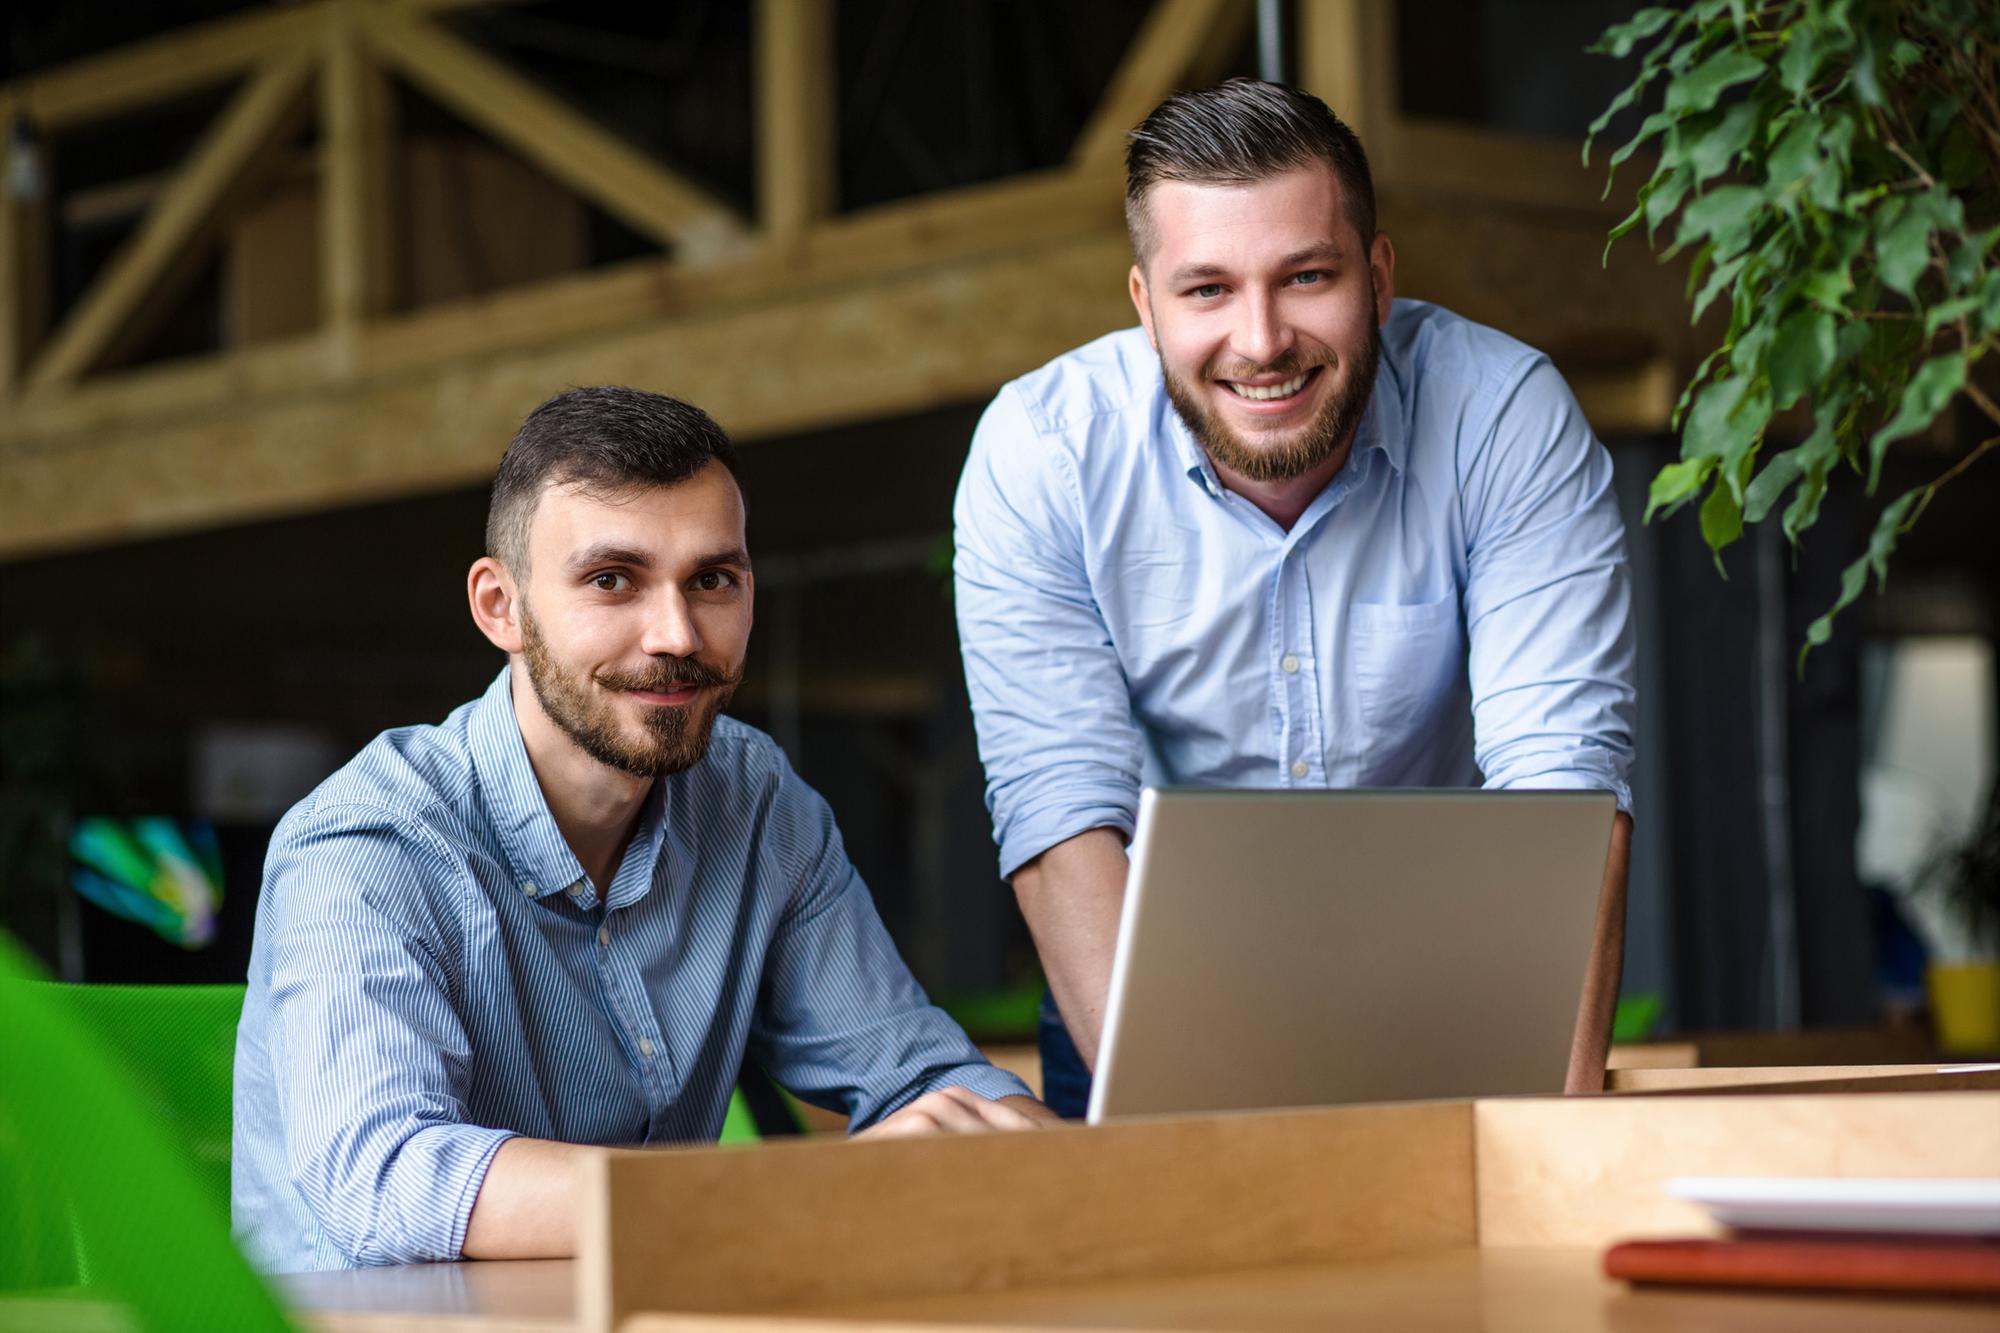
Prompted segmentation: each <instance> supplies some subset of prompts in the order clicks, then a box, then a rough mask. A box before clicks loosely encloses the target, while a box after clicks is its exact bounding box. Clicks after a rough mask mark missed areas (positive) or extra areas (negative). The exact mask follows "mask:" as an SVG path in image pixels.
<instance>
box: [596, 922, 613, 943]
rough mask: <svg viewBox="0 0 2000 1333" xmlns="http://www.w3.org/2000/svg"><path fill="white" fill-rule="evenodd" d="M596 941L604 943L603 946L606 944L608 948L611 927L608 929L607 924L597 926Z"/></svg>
mask: <svg viewBox="0 0 2000 1333" xmlns="http://www.w3.org/2000/svg"><path fill="white" fill-rule="evenodd" d="M597 942H598V943H599V944H602V945H605V946H606V947H607V948H608V947H609V946H610V944H611V929H610V927H608V926H599V927H598V928H597Z"/></svg>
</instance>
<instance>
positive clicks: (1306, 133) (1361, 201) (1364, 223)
mask: <svg viewBox="0 0 2000 1333" xmlns="http://www.w3.org/2000/svg"><path fill="white" fill-rule="evenodd" d="M1129 137H1130V139H1131V141H1132V142H1131V144H1130V145H1129V146H1128V147H1127V148H1126V150H1125V229H1126V230H1127V231H1128V232H1129V233H1130V234H1131V237H1132V253H1133V254H1134V255H1136V256H1137V257H1138V259H1139V262H1140V263H1141V264H1143V263H1145V262H1146V257H1147V255H1148V254H1149V253H1150V252H1151V250H1152V248H1153V239H1154V238H1153V227H1152V219H1151V218H1150V217H1149V216H1148V215H1147V211H1146V196H1147V194H1148V193H1149V192H1150V191H1151V190H1152V188H1153V187H1154V186H1155V185H1157V184H1159V183H1160V182H1161V181H1189V182H1192V183H1194V184H1197V185H1249V184H1252V183H1254V182H1256V181H1261V180H1269V179H1270V178H1271V177H1273V176H1279V175H1283V174H1284V173H1285V172H1287V171H1291V170H1294V169H1295V168H1298V167H1303V166H1306V165H1308V164H1310V163H1313V162H1324V163H1325V164H1326V165H1327V166H1329V167H1331V168H1332V169H1333V174H1334V177H1335V179H1337V180H1338V181H1339V182H1340V193H1341V197H1342V198H1343V199H1345V200H1346V201H1347V217H1348V220H1349V221H1350V222H1352V223H1353V224H1354V229H1355V230H1356V231H1357V232H1359V233H1361V244H1362V245H1364V246H1366V245H1370V244H1372V243H1373V242H1374V240H1375V182H1374V180H1373V179H1372V178H1371V177H1370V176H1369V174H1368V154H1367V153H1365V152H1363V151H1362V149H1361V140H1359V139H1358V138H1356V137H1355V135H1354V131H1353V130H1351V129H1349V128H1347V126H1346V125H1345V124H1344V123H1343V122H1342V121H1341V119H1340V117H1338V116H1336V115H1334V114H1333V112H1332V111H1330V110H1328V109H1327V105H1326V103H1324V102H1322V101H1320V100H1319V99H1318V98H1317V97H1314V96H1313V95H1312V94H1311V93H1308V92H1302V91H1300V90H1299V89H1297V88H1291V87H1287V86H1286V85H1284V84H1281V83H1265V82H1263V81H1262V80H1259V79H1231V80H1229V81H1228V82H1227V83H1218V84H1217V85H1215V86H1214V87H1213V88H1203V89H1200V90H1198V91H1195V92H1186V93H1175V94H1174V95H1173V96H1172V97H1169V98H1168V99H1167V100H1166V101H1164V102H1162V103H1160V104H1159V105H1158V106H1157V107H1154V108H1153V114H1152V115H1150V116H1147V117H1146V119H1145V120H1143V121H1141V122H1140V123H1139V128H1137V129H1135V130H1133V131H1132V133H1131V135H1130V136H1129Z"/></svg>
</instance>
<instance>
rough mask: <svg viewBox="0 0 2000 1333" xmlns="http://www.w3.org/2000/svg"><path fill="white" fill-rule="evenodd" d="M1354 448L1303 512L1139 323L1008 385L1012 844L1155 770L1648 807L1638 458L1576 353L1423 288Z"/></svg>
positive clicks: (1097, 814)
mask: <svg viewBox="0 0 2000 1333" xmlns="http://www.w3.org/2000/svg"><path fill="white" fill-rule="evenodd" d="M1382 338H1383V346H1382V357H1381V370H1380V374H1379V376H1378V378H1377V380H1376V385H1375V392H1374V395H1373V397H1372V398H1371V399H1370V401H1369V405H1368V408H1367V410H1366V411H1365V412H1364V413H1363V415H1362V419H1361V421H1360V423H1359V425H1358V427H1357V429H1356V433H1355V438H1354V449H1353V453H1352V455H1351V456H1350V458H1349V460H1348V462H1347V464H1346V465H1345V466H1344V467H1343V468H1342V469H1341V470H1340V472H1339V473H1338V474H1336V475H1335V476H1334V478H1333V480H1332V481H1330V482H1329V483H1328V484H1327V487H1326V489H1325V490H1324V491H1322V492H1321V493H1320V494H1319V496H1318V497H1316V498H1315V499H1314V500H1313V502H1312V504H1311V505H1310V506H1309V507H1308V508H1307V509H1306V511H1305V513H1304V514H1303V515H1302V516H1301V517H1300V518H1299V521H1298V522H1297V523H1295V524H1294V525H1293V526H1292V527H1291V529H1290V530H1289V531H1287V530H1286V529H1284V528H1281V527H1279V526H1278V524H1277V523H1275V522H1274V521H1272V519H1271V518H1270V517H1269V516H1267V515H1266V514H1264V513H1263V512H1262V511H1261V510H1259V509H1258V508H1257V507H1256V506H1255V505H1253V504H1251V503H1250V502H1249V501H1248V500H1246V499H1244V498H1243V497H1242V496H1239V495H1237V494H1235V493H1233V492H1231V491H1229V490H1227V489H1225V488H1224V487H1223V486H1222V484H1221V483H1220V482H1219V481H1218V479H1217V478H1216V475H1215V470H1214V468H1213V467H1212V466H1211V465H1210V463H1209V461H1208V458H1207V456H1206V454H1205V453H1204V452H1203V450H1202V449H1201V447H1200V445H1199V444H1198V443H1197V442H1196V441H1195V439H1194V438H1193V436H1192V435H1190V433H1189V432H1188V429H1187V427H1186V425H1185V424H1184V423H1183V422H1182V421H1181V419H1180V417H1179V415H1178V414H1177V413H1176V412H1175V411H1174V408H1173V405H1172V404H1171V403H1170V402H1169V401H1168V398H1167V394H1166V388H1165V384H1164V382H1163V380H1162V376H1161V372H1160V363H1159V358H1158V357H1157V356H1156V355H1155V354H1154V352H1153V350H1152V348H1151V346H1150V345H1149V344H1148V343H1147V341H1146V337H1145V334H1144V333H1143V332H1142V331H1141V330H1139V329H1130V330H1127V331H1125V332H1123V333H1115V334H1111V335H1109V336H1108V337H1104V338H1100V339H1098V340H1097V341H1096V342H1093V343H1090V344H1088V345H1086V346H1084V347H1081V348H1079V349H1077V350H1076V351H1074V352H1071V353H1070V354H1069V355H1067V356H1064V357H1061V358H1058V359H1057V360H1055V361H1052V362H1050V363H1049V364H1048V365H1046V366H1044V367H1042V368H1041V369H1040V370H1037V371H1035V372H1033V373H1032V374H1029V375H1025V376H1023V377H1022V378H1020V379H1018V380H1015V381H1014V382H1013V383H1011V384H1008V385H1007V386H1006V387H1005V388H1003V389H1002V390H1001V391H1000V394H999V396H998V397H997V398H995V399H994V401H993V404H992V406H991V407H989V408H988V409H987V411H986V414H985V416H984V417H983V418H982V419H981V420H980V423H979V429H978V431H977V432H976V433H975V434H974V436H973V441H972V452H971V456H970V458H969V459H968V460H967V462H966V466H965V474H964V476H963V478H962V479H961V481H960V483H959V491H958V502H957V507H956V511H955V515H954V517H955V522H956V530H957V556H956V560H955V564H954V569H955V574H956V581H957V600H958V622H959V636H960V640H961V643H962V646H963V651H964V655H965V673H966V680H967V683H968V685H969V687H970V690H971V695H972V705H973V712H974V714H975V716H976V719H977V722H978V730H979V747H980V755H981V758H982V759H984V761H985V764H986V777H987V789H986V790H987V804H988V806H989V808H990V809H991V811H992V814H993V824H994V836H995V839H996V840H997V841H998V842H999V844H1000V870H1001V873H1002V874H1003V875H1011V874H1012V873H1013V872H1014V870H1015V869H1016V868H1017V867H1019V866H1020V865H1021V864H1022V863H1023V862H1025V861H1028V860H1030V859H1032V858H1034V857H1035V856H1038V855H1040V854H1041V853H1042V852H1043V851H1045V850H1047V849H1048V848H1049V847H1052V846H1054V845H1055V844H1056V843H1058V842H1061V841H1063V840H1064V839H1066V838H1069V837H1073V836H1075V835H1076V834H1078V833H1082V832H1085V831H1086V830H1089V829H1093V828H1114V829H1118V830H1120V831H1121V832H1123V833H1125V834H1126V835H1128V836H1129V835H1130V833H1131V831H1132V827H1133V822H1134V818H1135V813H1136V811H1137V808H1138V794H1139V788H1140V786H1141V784H1142V782H1147V781H1151V782H1162V783H1173V784H1185V785H1195V786H1226V787H1461V786H1478V785H1481V784H1482V783H1483V784H1484V785H1486V786H1489V787H1551V788H1584V789H1602V790H1607V791H1611V792H1614V793H1616V795H1617V797H1618V802H1619V806H1620V808H1623V809H1628V810H1629V809H1630V806H1631V792H1630V789H1629V787H1628V786H1627V783H1626V773H1627V769H1628V767H1629V765H1630V762H1631V758H1632V727H1633V716H1634V698H1633V686H1632V680H1633V671H1634V663H1633V643H1632V629H1631V617H1630V604H1631V587H1630V575H1629V572H1628V570H1627V568H1626V564H1625V547H1624V527H1623V525H1622V523H1621V521H1620V519H1619V515H1618V508H1617V503H1616V500H1615V498H1614V496H1613V493H1612V484H1611V459H1610V456H1609V455H1608V454H1607V453H1606V452H1605V449H1604V447H1603V446H1602V445H1601V444H1599V443H1598V442H1597V440H1596V438H1595V437H1594V436H1593V435H1592V433H1591V430H1590V427H1589V425H1588V424H1587V423H1586V422H1585V421H1584V419H1583V414H1582V412H1581V411H1580V410H1579V409H1578V407H1577V405H1576V400H1575V399H1574V398H1573V397H1572V396H1571V395H1570V392H1569V388H1568V386H1567V385H1565V384H1564V383H1563V380H1562V377H1561V376H1560V375H1558V374H1557V373H1556V371H1555V369H1554V368H1553V367H1552V366H1551V365H1550V364H1549V362H1548V359H1547V358H1546V357H1544V356H1543V355H1541V354H1540V353H1539V352H1536V351H1535V350H1534V349H1533V348H1531V347H1528V346H1526V345H1524V344H1522V343H1520V342H1517V341H1515V340H1514V339H1512V338H1509V337H1507V336H1506V335H1504V334H1501V333H1498V332H1495V331H1494V330H1492V329H1489V328H1485V327H1483V326H1481V325H1478V324H1474V323H1472V322H1471V321H1470V320H1466V319H1462V318H1460V317H1458V316H1457V315H1454V314H1452V313H1450V312H1449V311H1446V310H1443V309H1440V308H1439V307H1437V306H1433V305H1428V304H1426V303H1424V302H1420V301H1397V302H1396V303H1395V306H1394V308H1393V310H1392V311H1391V314H1390V317H1389V321H1388V324H1387V326H1386V327H1385V328H1384V329H1383V331H1382Z"/></svg>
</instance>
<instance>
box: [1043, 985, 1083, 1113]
mask: <svg viewBox="0 0 2000 1333" xmlns="http://www.w3.org/2000/svg"><path fill="white" fill-rule="evenodd" d="M1035 1044H1036V1045H1037V1046H1039V1047H1040V1048H1041V1052H1042V1100H1043V1101H1044V1102H1046V1103H1047V1104H1048V1108H1049V1109H1050V1110H1051V1111H1054V1112H1055V1113H1056V1114H1057V1115H1059V1116H1061V1117H1062V1118H1063V1119H1065V1120H1081V1119H1083V1116H1084V1112H1086V1111H1088V1110H1089V1109H1090V1070H1089V1069H1087V1068H1085V1067H1084V1063H1083V1057H1082V1056H1081V1055H1078V1054H1077V1052H1076V1043H1075V1042H1073V1041H1071V1040H1070V1037H1069V1029H1068V1028H1066V1027H1064V1026H1063V1021H1062V1015H1061V1014H1060V1013H1059V1012H1057V1010H1056V997H1055V996H1054V995H1053V994H1052V993H1049V992H1046V991H1045V992H1043V994H1042V1008H1041V1014H1040V1020H1039V1021H1038V1022H1037V1023H1036V1024H1035Z"/></svg>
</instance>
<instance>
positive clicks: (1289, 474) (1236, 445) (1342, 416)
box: [1160, 318, 1382, 482]
mask: <svg viewBox="0 0 2000 1333" xmlns="http://www.w3.org/2000/svg"><path fill="white" fill-rule="evenodd" d="M1381 357H1382V332H1381V330H1380V329H1379V328H1377V327H1376V325H1375V321H1374V320H1373V319H1372V318H1371V319H1370V320H1369V321H1368V341H1367V342H1366V343H1365V344H1364V345H1363V346H1362V349H1361V355H1360V356H1359V358H1357V359H1356V360H1355V361H1354V362H1352V363H1351V364H1350V365H1349V366H1348V368H1347V381H1346V383H1344V384H1342V385H1341V386H1340V388H1339V389H1338V390H1337V391H1336V392H1335V393H1333V394H1332V395H1331V396H1329V397H1328V398H1327V400H1326V402H1325V404H1324V405H1322V406H1321V408H1320V410H1319V412H1318V414H1317V415H1316V416H1314V417H1313V419H1312V420H1311V421H1310V422H1308V423H1307V424H1306V425H1305V427H1304V429H1302V430H1301V431H1299V432H1298V433H1297V434H1296V435H1293V436H1292V437H1291V438H1289V439H1279V440H1278V441H1276V442H1275V443H1268V444H1260V443H1254V442H1252V441H1251V440H1248V439H1245V438H1244V437H1243V436H1241V435H1238V434H1237V433H1236V432H1235V431H1233V430H1231V429H1230V428H1229V427H1228V426H1226V425H1224V424H1223V422H1222V419H1221V417H1220V416H1219V415H1217V414H1216V413H1215V412H1214V411H1212V410H1211V409H1210V407H1209V405H1208V403H1207V401H1206V399H1205V398H1203V397H1202V396H1201V395H1199V394H1197V393H1196V392H1195V389H1194V387H1193V386H1191V385H1189V384H1188V383H1187V382H1186V381H1185V380H1182V379H1180V378H1179V377H1177V376H1176V375H1175V374H1174V372H1173V371H1172V370H1170V369H1168V367H1167V363H1166V360H1165V359H1164V358H1162V359H1161V361H1160V370H1161V372H1162V373H1163V374H1164V375H1165V376H1166V381H1167V398H1168V399H1169V400H1170V401H1171V402H1172V403H1173V405H1174V410H1175V411H1176V412H1178V413H1180V418H1181V420H1182V421H1184V422H1186V423H1187V428H1188V431H1189V433H1190V434H1192V435H1193V436H1194V437H1195V439H1196V440H1197V441H1199V442H1200V444H1201V447H1202V448H1203V449H1204V450H1206V451H1207V453H1208V456H1209V459H1210V460H1211V461H1212V462H1213V463H1214V464H1215V465H1216V466H1217V467H1220V468H1223V469H1225V470H1226V471H1229V472H1232V473H1235V474H1236V475H1237V476H1240V477H1244V478H1247V479H1248V480H1250V481H1255V482H1275V481H1290V480H1292V479H1293V478H1295V477H1302V476H1304V475H1306V474H1307V473H1308V472H1311V471H1312V470H1313V469H1314V468H1316V467H1318V466H1320V464H1322V463H1324V462H1326V460H1327V459H1329V458H1331V457H1333V455H1334V454H1335V452H1337V451H1338V450H1340V449H1342V448H1344V447H1345V446H1346V445H1347V442H1348V440H1349V439H1351V438H1352V437H1353V434H1354V428H1355V426H1356V425H1357V424H1359V422H1360V420H1361V414H1362V413H1363V412H1365V411H1367V410H1368V398H1369V395H1371V394H1373V393H1374V392H1375V372H1376V370H1377V368H1378V367H1379V366H1380V364H1381ZM1313 365H1321V366H1324V367H1325V369H1324V370H1323V371H1322V372H1321V373H1322V374H1329V375H1330V374H1332V373H1333V366H1332V365H1331V364H1330V363H1329V362H1324V361H1321V362H1308V361H1307V360H1306V359H1305V358H1303V357H1301V356H1300V355H1299V354H1298V352H1297V351H1296V350H1294V351H1289V352H1286V353H1285V354H1284V355H1283V356H1281V357H1279V358H1278V359H1277V360H1276V361H1273V362H1272V363H1271V364H1270V365H1268V366H1262V367H1259V368H1258V369H1257V372H1256V373H1259V374H1264V373H1270V374H1277V375H1284V376H1286V377H1288V378H1289V377H1290V376H1293V375H1297V374H1299V373H1300V372H1301V371H1305V370H1309V369H1311V368H1312V366H1313ZM1208 378H1210V379H1211V380H1212V379H1213V378H1214V377H1213V376H1210V377H1208ZM1245 378H1247V376H1246V377H1245ZM1223 392H1224V393H1228V392H1230V391H1229V390H1227V389H1224V390H1223Z"/></svg>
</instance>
